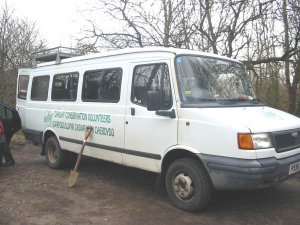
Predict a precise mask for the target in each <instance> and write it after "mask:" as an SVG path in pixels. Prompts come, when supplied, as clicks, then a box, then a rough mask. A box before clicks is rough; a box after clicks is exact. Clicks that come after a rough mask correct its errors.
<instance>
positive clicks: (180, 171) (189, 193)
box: [165, 158, 213, 212]
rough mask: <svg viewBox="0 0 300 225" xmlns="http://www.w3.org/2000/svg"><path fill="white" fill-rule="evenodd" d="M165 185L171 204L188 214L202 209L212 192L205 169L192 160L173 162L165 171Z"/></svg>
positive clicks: (197, 161)
mask: <svg viewBox="0 0 300 225" xmlns="http://www.w3.org/2000/svg"><path fill="white" fill-rule="evenodd" d="M165 185H166V190H167V193H168V196H169V198H170V200H171V201H172V203H173V204H174V205H175V206H176V207H178V208H180V209H183V210H185V211H189V212H195V211H199V210H201V209H203V208H204V207H205V206H206V205H207V204H208V203H209V201H210V199H211V195H212V190H213V188H212V184H211V181H210V178H209V176H208V174H207V172H206V170H205V168H204V167H203V165H202V164H201V162H200V161H199V160H197V159H194V158H181V159H177V160H175V161H174V162H173V163H172V164H171V165H170V166H169V168H168V170H167V173H166V179H165Z"/></svg>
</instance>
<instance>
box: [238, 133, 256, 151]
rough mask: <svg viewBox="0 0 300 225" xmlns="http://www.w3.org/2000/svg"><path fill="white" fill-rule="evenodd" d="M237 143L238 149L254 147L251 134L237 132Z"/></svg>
mask: <svg viewBox="0 0 300 225" xmlns="http://www.w3.org/2000/svg"><path fill="white" fill-rule="evenodd" d="M238 144H239V148H240V149H246V150H251V149H254V145H253V141H252V136H251V134H238Z"/></svg>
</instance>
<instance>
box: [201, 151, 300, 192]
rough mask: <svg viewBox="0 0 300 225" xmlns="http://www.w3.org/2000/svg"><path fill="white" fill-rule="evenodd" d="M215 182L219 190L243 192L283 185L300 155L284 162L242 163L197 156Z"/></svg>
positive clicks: (268, 160)
mask: <svg viewBox="0 0 300 225" xmlns="http://www.w3.org/2000/svg"><path fill="white" fill-rule="evenodd" d="M197 155H198V157H199V158H200V159H201V161H202V162H203V164H204V166H205V168H206V169H207V172H208V174H209V176H210V178H211V181H212V183H213V185H214V187H215V188H216V189H219V190H243V189H258V188H262V187H268V186H272V185H275V184H277V183H279V182H282V181H283V180H285V179H286V178H288V177H289V176H290V175H289V166H290V165H291V164H293V163H296V162H299V161H300V154H297V155H293V156H289V157H286V158H283V159H277V158H274V157H271V158H264V159H238V158H230V157H222V156H214V155H206V154H197Z"/></svg>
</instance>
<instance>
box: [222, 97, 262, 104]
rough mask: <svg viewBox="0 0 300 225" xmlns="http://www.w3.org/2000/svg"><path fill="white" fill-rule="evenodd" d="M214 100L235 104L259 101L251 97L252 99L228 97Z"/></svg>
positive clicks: (256, 102)
mask: <svg viewBox="0 0 300 225" xmlns="http://www.w3.org/2000/svg"><path fill="white" fill-rule="evenodd" d="M216 101H217V102H218V103H220V104H222V105H230V104H237V103H242V102H250V103H251V104H258V103H260V100H259V99H257V98H253V99H240V98H229V99H216Z"/></svg>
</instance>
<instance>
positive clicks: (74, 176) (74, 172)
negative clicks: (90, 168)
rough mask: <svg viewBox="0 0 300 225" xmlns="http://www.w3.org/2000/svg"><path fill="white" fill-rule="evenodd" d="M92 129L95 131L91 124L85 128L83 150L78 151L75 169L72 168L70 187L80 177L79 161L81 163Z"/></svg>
mask: <svg viewBox="0 0 300 225" xmlns="http://www.w3.org/2000/svg"><path fill="white" fill-rule="evenodd" d="M92 131H93V127H91V126H88V127H86V129H85V132H84V139H83V142H82V146H81V150H80V152H79V153H78V157H77V161H76V164H75V167H74V170H71V173H70V177H69V180H68V186H69V187H73V186H74V185H75V183H76V181H77V178H78V175H79V173H78V172H77V170H78V167H79V163H80V160H81V157H82V153H83V150H84V147H85V144H86V141H87V139H88V138H89V136H91V134H92Z"/></svg>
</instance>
